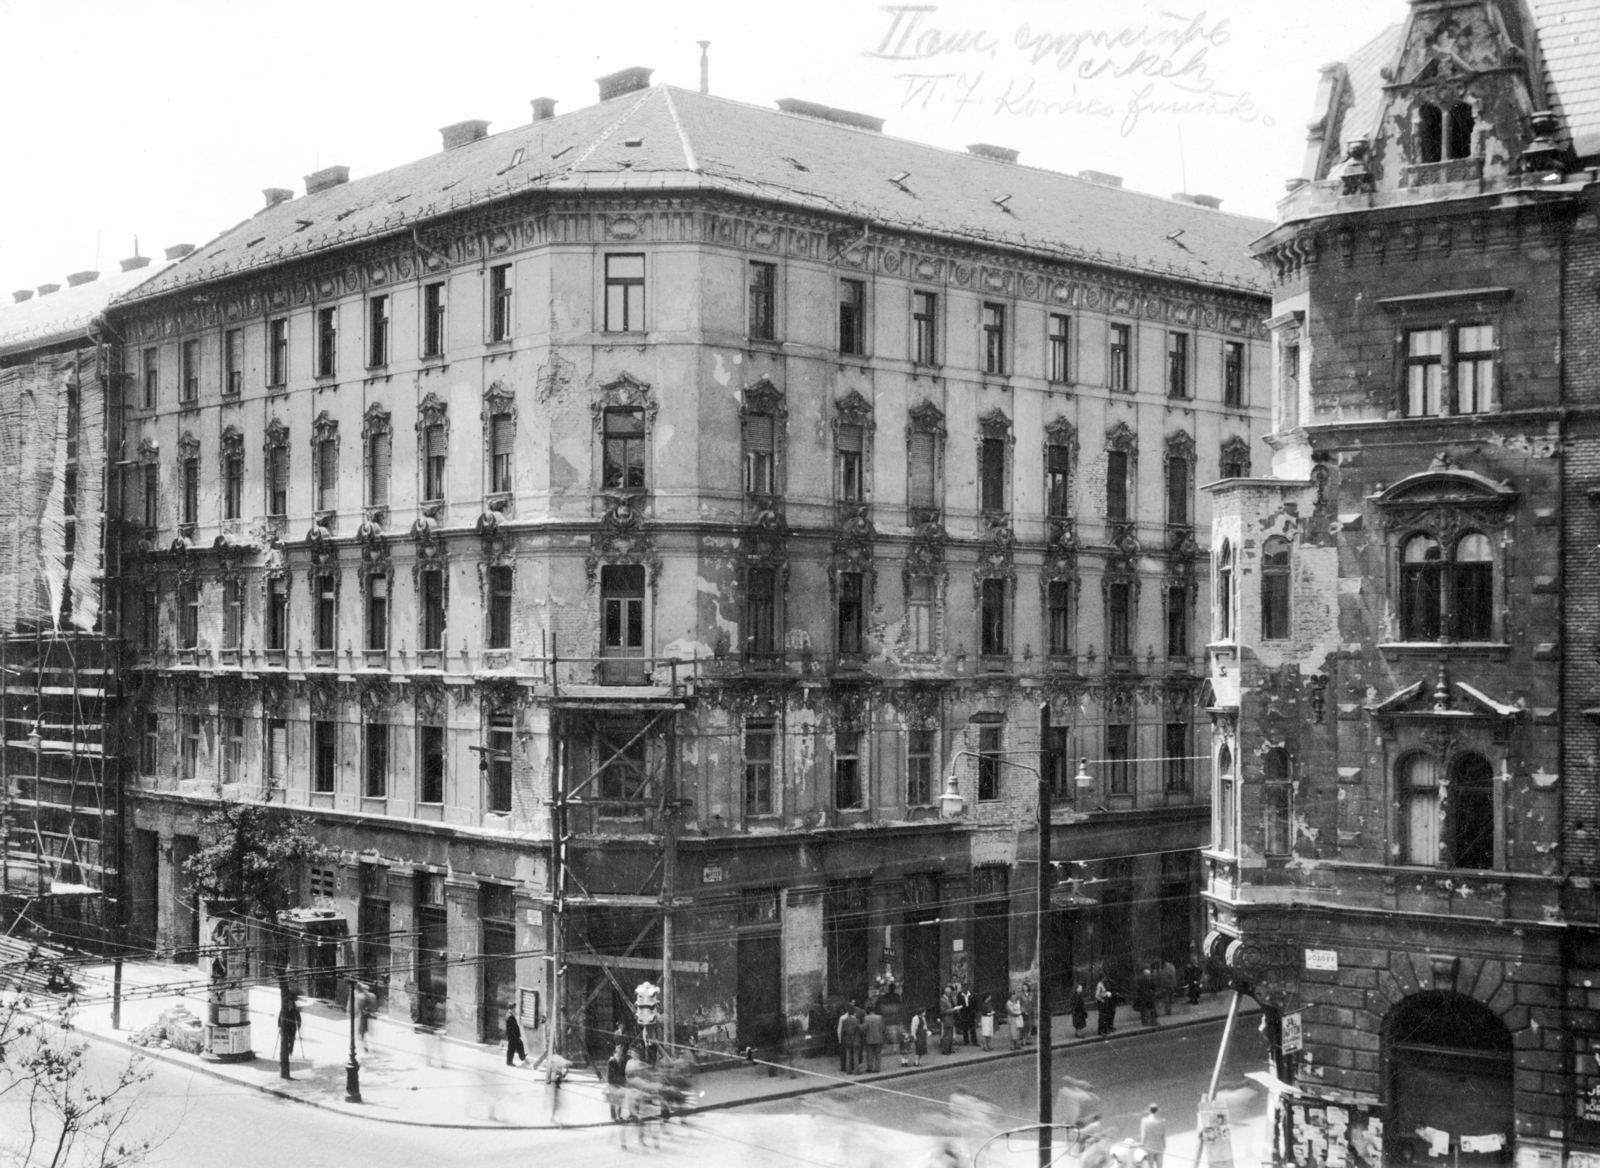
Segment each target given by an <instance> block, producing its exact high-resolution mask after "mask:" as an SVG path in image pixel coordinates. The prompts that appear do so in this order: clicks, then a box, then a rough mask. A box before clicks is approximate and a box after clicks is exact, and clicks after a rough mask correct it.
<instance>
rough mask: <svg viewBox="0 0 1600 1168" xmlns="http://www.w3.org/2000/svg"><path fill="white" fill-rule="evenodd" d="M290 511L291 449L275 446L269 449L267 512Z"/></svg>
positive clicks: (273, 513)
mask: <svg viewBox="0 0 1600 1168" xmlns="http://www.w3.org/2000/svg"><path fill="white" fill-rule="evenodd" d="M288 513H289V450H288V448H287V447H285V446H274V447H273V448H272V449H270V450H268V451H267V514H268V515H287V514H288Z"/></svg>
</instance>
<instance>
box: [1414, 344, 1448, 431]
mask: <svg viewBox="0 0 1600 1168" xmlns="http://www.w3.org/2000/svg"><path fill="white" fill-rule="evenodd" d="M1443 354H1444V331H1443V330H1442V329H1436V328H1433V329H1412V330H1411V331H1410V332H1408V333H1406V355H1405V368H1406V417H1408V418H1420V417H1430V416H1433V415H1437V414H1440V413H1443V412H1444V411H1443V375H1444V367H1443Z"/></svg>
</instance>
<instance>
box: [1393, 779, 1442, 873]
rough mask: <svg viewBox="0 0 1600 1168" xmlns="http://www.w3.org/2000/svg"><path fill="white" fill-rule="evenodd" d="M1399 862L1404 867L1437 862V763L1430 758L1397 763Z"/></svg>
mask: <svg viewBox="0 0 1600 1168" xmlns="http://www.w3.org/2000/svg"><path fill="white" fill-rule="evenodd" d="M1399 769H1400V783H1399V786H1400V858H1401V862H1402V863H1405V864H1426V865H1434V864H1437V863H1438V862H1439V762H1438V760H1437V759H1435V758H1434V757H1433V756H1432V755H1430V754H1422V753H1417V754H1408V755H1407V756H1406V757H1405V758H1402V759H1401V760H1400V768H1399Z"/></svg>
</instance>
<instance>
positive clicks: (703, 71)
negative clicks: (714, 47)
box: [695, 41, 711, 93]
mask: <svg viewBox="0 0 1600 1168" xmlns="http://www.w3.org/2000/svg"><path fill="white" fill-rule="evenodd" d="M695 44H697V45H699V46H700V92H701V93H710V92H711V56H710V54H708V53H707V52H706V50H707V49H709V48H710V47H711V42H710V41H696V42H695Z"/></svg>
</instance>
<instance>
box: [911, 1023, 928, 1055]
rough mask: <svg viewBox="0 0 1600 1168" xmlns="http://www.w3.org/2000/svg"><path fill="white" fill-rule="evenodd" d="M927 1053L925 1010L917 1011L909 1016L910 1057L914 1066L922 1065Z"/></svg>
mask: <svg viewBox="0 0 1600 1168" xmlns="http://www.w3.org/2000/svg"><path fill="white" fill-rule="evenodd" d="M927 1053H928V1019H927V1011H926V1010H918V1011H917V1012H916V1013H915V1014H913V1015H911V1057H912V1058H913V1059H914V1060H915V1065H916V1066H919V1067H920V1066H921V1065H922V1060H923V1058H924V1057H925V1056H926V1055H927Z"/></svg>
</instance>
